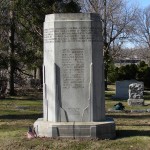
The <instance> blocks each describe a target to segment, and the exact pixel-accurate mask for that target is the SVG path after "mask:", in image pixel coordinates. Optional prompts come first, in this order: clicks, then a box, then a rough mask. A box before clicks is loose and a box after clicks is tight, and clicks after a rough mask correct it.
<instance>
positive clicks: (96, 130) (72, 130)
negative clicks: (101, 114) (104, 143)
mask: <svg viewBox="0 0 150 150" xmlns="http://www.w3.org/2000/svg"><path fill="white" fill-rule="evenodd" d="M34 128H35V132H36V134H37V136H38V137H53V138H57V137H62V138H91V139H96V138H99V139H114V138H115V137H116V132H115V123H114V121H113V120H110V119H109V120H106V121H102V122H50V121H44V120H43V118H39V119H38V120H36V121H35V123H34Z"/></svg>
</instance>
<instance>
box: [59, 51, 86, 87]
mask: <svg viewBox="0 0 150 150" xmlns="http://www.w3.org/2000/svg"><path fill="white" fill-rule="evenodd" d="M62 76H63V88H84V49H80V48H76V49H63V50H62Z"/></svg>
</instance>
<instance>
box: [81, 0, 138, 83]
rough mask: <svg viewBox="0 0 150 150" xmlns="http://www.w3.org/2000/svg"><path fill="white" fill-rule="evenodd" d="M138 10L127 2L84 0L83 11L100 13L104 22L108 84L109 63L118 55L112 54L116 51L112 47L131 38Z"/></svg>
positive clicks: (118, 0)
mask: <svg viewBox="0 0 150 150" xmlns="http://www.w3.org/2000/svg"><path fill="white" fill-rule="evenodd" d="M137 10H138V9H137V8H136V7H134V8H133V7H129V6H128V5H127V2H126V1H125V0H82V11H84V12H92V13H98V14H99V16H100V18H101V21H102V25H103V43H104V47H103V52H104V62H105V81H106V82H107V72H108V67H109V62H110V60H111V59H112V58H113V57H115V56H116V55H117V54H116V53H118V51H114V52H111V51H113V50H114V49H113V48H112V47H113V45H114V44H116V45H121V44H122V42H123V41H124V40H125V39H127V38H128V37H129V36H130V33H131V32H132V31H133V30H134V21H135V19H136V13H137ZM111 54H113V55H111Z"/></svg>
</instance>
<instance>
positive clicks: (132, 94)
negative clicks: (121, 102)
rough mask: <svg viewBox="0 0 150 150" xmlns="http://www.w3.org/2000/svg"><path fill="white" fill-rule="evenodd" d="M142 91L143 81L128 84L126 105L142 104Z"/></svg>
mask: <svg viewBox="0 0 150 150" xmlns="http://www.w3.org/2000/svg"><path fill="white" fill-rule="evenodd" d="M143 92H144V84H143V82H141V83H132V84H130V85H129V99H128V105H144V99H143Z"/></svg>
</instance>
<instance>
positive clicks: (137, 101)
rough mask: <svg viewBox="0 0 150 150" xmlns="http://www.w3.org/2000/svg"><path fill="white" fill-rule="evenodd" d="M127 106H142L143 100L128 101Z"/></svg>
mask: <svg viewBox="0 0 150 150" xmlns="http://www.w3.org/2000/svg"><path fill="white" fill-rule="evenodd" d="M128 105H130V106H143V105H144V99H128Z"/></svg>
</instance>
